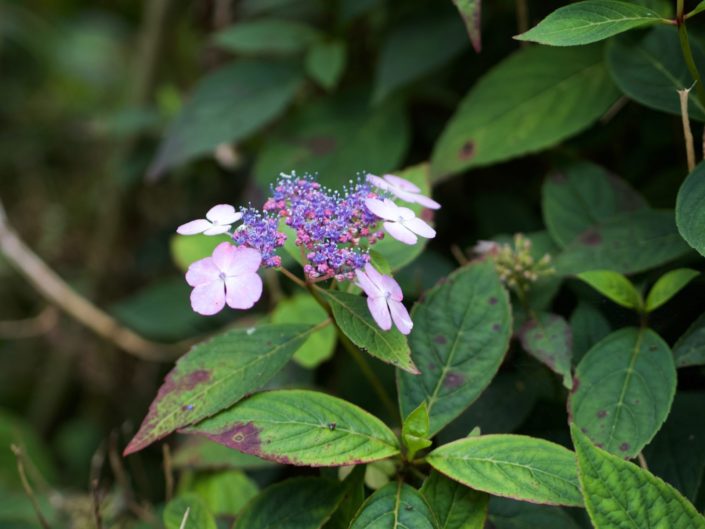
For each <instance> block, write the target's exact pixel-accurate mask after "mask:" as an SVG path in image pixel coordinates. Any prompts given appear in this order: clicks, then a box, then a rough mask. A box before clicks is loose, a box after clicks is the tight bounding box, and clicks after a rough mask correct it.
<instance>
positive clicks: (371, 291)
mask: <svg viewBox="0 0 705 529" xmlns="http://www.w3.org/2000/svg"><path fill="white" fill-rule="evenodd" d="M355 275H356V276H357V284H358V286H359V287H360V288H361V289H362V290H364V291H365V294H367V295H368V296H369V297H371V298H376V297H379V296H382V295H383V292H382V291H381V290H380V289H379V287H378V286H377V285H375V284H374V283H373V282H372V280H371V279H370V277H369V276H368V275H367V274H366V273H365V272H363V271H362V270H355Z"/></svg>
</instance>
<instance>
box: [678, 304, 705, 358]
mask: <svg viewBox="0 0 705 529" xmlns="http://www.w3.org/2000/svg"><path fill="white" fill-rule="evenodd" d="M673 357H674V359H675V361H676V366H678V367H688V366H699V365H705V314H701V315H700V317H699V318H698V319H697V320H695V321H694V322H693V323H692V324H691V325H690V327H688V330H687V331H686V332H685V334H683V336H681V337H680V338H679V339H678V341H677V342H676V343H675V345H674V346H673Z"/></svg>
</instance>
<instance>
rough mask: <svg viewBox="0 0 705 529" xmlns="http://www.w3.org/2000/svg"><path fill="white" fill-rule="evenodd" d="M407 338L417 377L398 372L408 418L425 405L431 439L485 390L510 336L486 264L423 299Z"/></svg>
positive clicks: (505, 300) (503, 297) (501, 293)
mask: <svg viewBox="0 0 705 529" xmlns="http://www.w3.org/2000/svg"><path fill="white" fill-rule="evenodd" d="M412 317H413V319H414V329H413V330H412V332H411V335H410V336H409V344H410V346H411V350H412V351H413V360H414V362H415V363H416V365H418V366H419V368H420V370H421V374H420V375H417V376H412V375H408V374H407V373H402V372H401V371H397V386H398V388H399V407H400V409H401V414H402V416H407V415H409V413H411V412H412V411H413V410H414V409H415V408H416V407H418V406H419V405H420V404H421V403H422V402H424V401H425V402H426V404H427V405H428V413H429V417H430V419H431V434H432V435H433V434H436V433H437V432H438V431H439V430H440V429H441V428H443V427H444V426H445V425H446V424H448V423H449V422H450V421H452V420H453V419H454V418H455V417H457V416H458V415H460V413H462V411H463V410H464V409H465V408H467V407H468V406H469V405H470V404H472V402H473V401H474V400H475V399H477V398H478V397H479V396H480V394H481V393H482V391H483V390H484V389H485V388H486V387H487V386H488V385H489V383H490V382H491V380H492V378H493V377H494V375H495V373H497V370H498V369H499V366H500V364H501V363H502V360H503V358H504V354H505V353H506V351H507V348H508V346H509V339H510V337H511V333H512V322H511V311H510V307H509V296H508V295H507V292H506V290H505V289H504V287H503V286H502V284H501V282H500V280H499V277H498V276H497V272H496V271H495V268H494V265H493V264H492V263H491V262H490V261H484V262H476V263H473V264H470V265H467V266H464V267H462V268H460V269H459V270H457V271H456V272H454V273H453V274H451V275H450V276H448V278H447V280H446V281H442V282H439V284H438V286H436V287H435V288H433V289H432V290H430V291H428V292H427V293H426V296H425V297H424V299H423V301H420V302H419V303H417V304H416V305H415V306H414V310H413V312H412Z"/></svg>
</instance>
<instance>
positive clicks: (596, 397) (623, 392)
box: [568, 328, 676, 457]
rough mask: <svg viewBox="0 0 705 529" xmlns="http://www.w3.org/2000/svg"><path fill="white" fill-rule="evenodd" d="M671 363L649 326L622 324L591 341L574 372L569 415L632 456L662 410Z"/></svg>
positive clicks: (671, 388)
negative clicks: (591, 346) (629, 326)
mask: <svg viewBox="0 0 705 529" xmlns="http://www.w3.org/2000/svg"><path fill="white" fill-rule="evenodd" d="M675 391H676V368H675V366H674V364H673V358H672V356H671V350H670V349H669V348H668V345H667V344H666V342H664V341H663V340H662V339H661V337H660V336H659V335H658V334H656V333H655V332H654V331H652V330H651V329H636V328H625V329H620V330H618V331H615V332H613V333H612V334H610V335H609V336H607V338H605V339H604V340H602V341H600V342H599V343H597V344H596V345H595V346H594V347H593V348H592V349H590V351H588V353H587V354H586V355H585V357H584V358H583V359H582V361H581V362H580V364H578V367H577V369H576V372H575V385H574V388H573V393H571V395H570V400H569V402H568V406H569V410H570V413H571V415H572V418H573V421H575V424H577V425H578V426H579V427H580V428H581V429H582V430H583V432H585V433H586V434H587V435H588V436H589V437H590V438H591V439H592V440H593V441H594V442H596V443H598V444H599V445H600V446H601V447H604V448H605V450H607V451H609V452H612V453H614V454H618V455H619V456H621V457H635V456H636V455H637V454H638V453H639V452H641V449H642V448H644V445H646V444H647V443H648V442H649V441H650V440H651V439H652V438H653V436H654V435H655V434H656V432H657V431H658V430H659V428H660V427H661V425H662V424H663V422H664V421H665V420H666V417H667V416H668V411H669V410H670V408H671V402H672V401H673V395H674V394H675Z"/></svg>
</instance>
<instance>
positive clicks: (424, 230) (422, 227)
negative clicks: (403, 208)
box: [403, 217, 436, 239]
mask: <svg viewBox="0 0 705 529" xmlns="http://www.w3.org/2000/svg"><path fill="white" fill-rule="evenodd" d="M403 224H404V226H405V227H407V228H409V229H410V230H411V231H413V232H414V233H416V234H418V235H421V237H426V238H427V239H433V238H434V237H435V236H436V230H434V229H433V228H432V227H431V226H429V225H428V224H426V223H425V222H424V221H422V220H421V219H420V218H418V217H414V218H413V219H409V220H405V221H404V222H403Z"/></svg>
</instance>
